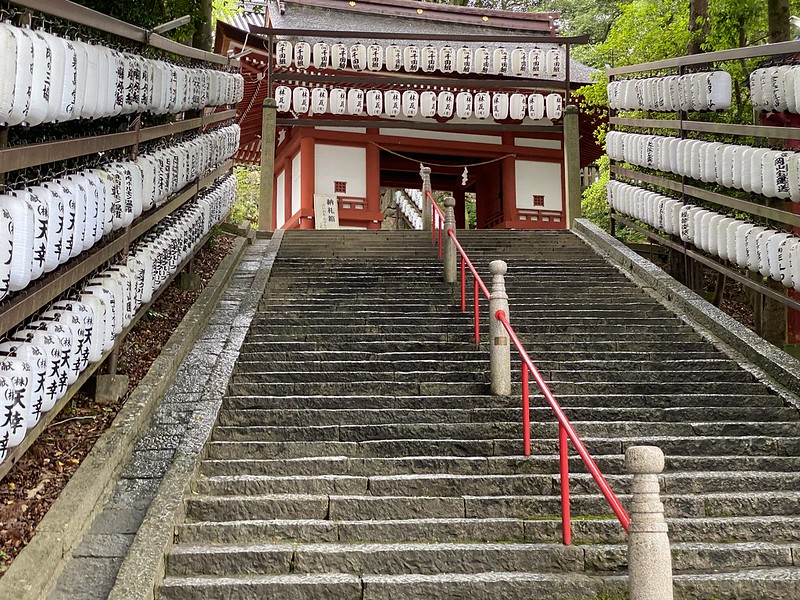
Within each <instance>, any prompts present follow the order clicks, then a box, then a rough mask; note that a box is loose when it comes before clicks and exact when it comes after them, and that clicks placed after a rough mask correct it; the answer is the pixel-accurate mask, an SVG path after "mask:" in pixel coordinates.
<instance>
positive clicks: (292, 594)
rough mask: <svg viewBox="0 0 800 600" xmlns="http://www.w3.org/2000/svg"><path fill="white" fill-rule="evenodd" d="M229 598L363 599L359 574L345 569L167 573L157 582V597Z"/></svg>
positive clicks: (175, 599)
mask: <svg viewBox="0 0 800 600" xmlns="http://www.w3.org/2000/svg"><path fill="white" fill-rule="evenodd" d="M198 598H203V599H204V600H232V599H234V598H280V599H281V600H314V599H319V598H325V600H362V598H363V596H362V583H361V579H360V578H359V577H356V576H355V575H347V574H344V573H315V574H314V575H277V576H263V575H262V576H247V577H225V578H222V577H166V578H165V579H164V580H163V581H162V582H161V585H160V586H159V590H158V599H159V600H197V599H198Z"/></svg>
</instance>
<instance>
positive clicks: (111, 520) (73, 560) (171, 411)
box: [48, 240, 274, 600]
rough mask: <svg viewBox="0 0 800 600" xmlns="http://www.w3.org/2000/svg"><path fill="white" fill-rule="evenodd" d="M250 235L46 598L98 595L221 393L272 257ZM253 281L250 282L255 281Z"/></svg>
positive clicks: (104, 593)
mask: <svg viewBox="0 0 800 600" xmlns="http://www.w3.org/2000/svg"><path fill="white" fill-rule="evenodd" d="M269 249H270V243H269V241H268V240H256V241H255V243H254V244H253V245H251V246H249V247H248V248H247V249H246V251H245V254H244V257H243V259H242V261H241V262H240V263H239V265H238V266H237V267H236V270H235V272H234V274H233V276H232V278H231V280H230V282H229V284H228V285H227V288H226V289H225V291H224V292H223V293H222V296H221V298H220V301H219V303H218V305H217V308H216V310H214V312H213V313H212V315H211V317H210V319H209V321H208V325H207V327H206V328H205V331H204V333H203V334H202V335H201V336H200V337H199V339H198V340H197V342H196V343H195V344H194V346H193V348H192V350H191V352H190V353H189V354H188V356H187V357H186V358H185V360H184V361H183V363H182V364H181V366H180V368H179V370H178V372H177V374H176V377H175V381H174V382H173V384H172V386H171V388H170V390H169V392H168V393H167V394H166V396H165V397H164V398H163V399H162V400H161V402H160V405H159V406H158V407H157V408H156V410H155V412H154V414H153V416H152V418H151V420H150V423H149V425H148V426H147V428H146V429H145V430H144V432H143V434H142V435H141V436H140V438H139V439H138V440H137V443H136V446H135V450H134V453H133V455H132V457H131V459H130V461H129V462H128V464H127V465H126V466H125V468H124V469H123V471H122V473H121V474H120V476H119V480H118V481H117V482H116V484H115V486H114V489H113V492H112V493H111V496H110V498H109V499H108V500H107V501H106V503H105V505H104V507H103V509H102V510H101V511H100V512H99V513H98V514H97V516H96V517H95V519H94V521H93V523H92V525H91V527H90V529H89V531H88V533H87V534H86V535H85V536H84V538H83V540H82V541H81V543H80V544H79V545H78V547H77V548H76V549H75V551H74V552H73V553H72V556H71V557H69V558H68V560H67V563H66V565H65V567H64V569H63V571H62V573H61V576H60V577H59V578H58V581H57V583H56V585H55V588H54V589H53V591H52V592H51V593H50V595H49V596H48V598H49V600H104V599H105V598H108V596H109V593H110V592H111V589H112V587H113V586H114V582H115V580H116V578H117V574H118V571H119V569H120V566H121V565H122V563H123V560H124V558H125V557H126V556H127V554H128V552H129V550H130V548H131V545H132V544H133V541H134V538H135V536H136V533H137V531H138V530H139V527H140V526H141V524H142V522H143V520H144V518H145V515H146V513H147V511H148V508H149V507H150V505H151V502H152V501H153V499H154V498H155V496H156V492H157V491H158V489H159V486H160V485H161V483H162V480H163V478H164V475H165V474H166V473H167V470H168V469H169V467H170V465H172V463H173V459H174V458H175V455H176V450H177V449H178V448H179V446H180V445H181V442H182V440H183V439H184V435H185V433H186V431H187V429H189V428H190V427H191V425H192V423H194V422H197V421H198V420H202V418H203V413H204V411H208V410H209V409H213V410H214V414H216V408H215V407H213V406H210V405H209V404H210V403H211V404H213V402H214V399H215V398H221V396H222V394H223V392H224V389H225V385H226V383H227V377H225V376H224V372H225V371H227V372H228V373H229V372H230V369H232V367H233V362H234V361H235V358H236V356H237V355H238V349H239V347H240V345H241V343H242V340H243V339H244V335H245V333H246V331H247V329H248V327H249V323H250V320H251V319H252V315H253V314H254V312H255V305H256V303H257V302H258V299H259V298H260V297H261V291H260V290H259V289H258V287H259V284H260V288H261V290H263V280H265V277H259V273H260V272H261V271H262V270H263V269H267V270H268V269H269V267H270V266H271V264H272V260H273V258H274V254H270V252H269ZM254 286H255V289H254Z"/></svg>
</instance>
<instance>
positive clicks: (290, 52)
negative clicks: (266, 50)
mask: <svg viewBox="0 0 800 600" xmlns="http://www.w3.org/2000/svg"><path fill="white" fill-rule="evenodd" d="M293 59H294V47H293V46H292V43H291V42H287V41H280V42H278V43H276V44H275V65H276V66H278V67H282V68H286V67H290V66H291V65H292V60H293Z"/></svg>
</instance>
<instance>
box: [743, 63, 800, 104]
mask: <svg viewBox="0 0 800 600" xmlns="http://www.w3.org/2000/svg"><path fill="white" fill-rule="evenodd" d="M750 100H751V102H752V103H753V108H755V110H757V111H764V112H783V111H789V112H792V113H800V67H798V66H795V65H782V66H779V67H766V68H763V69H755V70H754V71H753V72H752V73H751V74H750Z"/></svg>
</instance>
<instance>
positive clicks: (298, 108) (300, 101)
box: [292, 85, 311, 115]
mask: <svg viewBox="0 0 800 600" xmlns="http://www.w3.org/2000/svg"><path fill="white" fill-rule="evenodd" d="M310 108H311V92H310V91H309V89H308V88H307V87H305V86H302V85H300V86H297V87H296V88H294V89H293V90H292V110H293V111H294V112H296V113H297V114H299V115H304V114H306V113H307V112H308V111H309V109H310Z"/></svg>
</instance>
